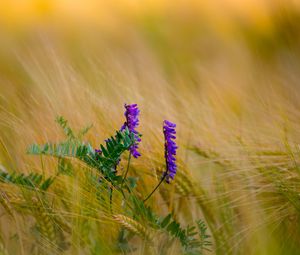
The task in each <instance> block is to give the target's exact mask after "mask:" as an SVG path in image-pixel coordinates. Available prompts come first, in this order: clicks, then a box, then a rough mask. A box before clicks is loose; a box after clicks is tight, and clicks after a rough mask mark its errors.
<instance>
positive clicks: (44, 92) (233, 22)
mask: <svg viewBox="0 0 300 255" xmlns="http://www.w3.org/2000/svg"><path fill="white" fill-rule="evenodd" d="M299 81H300V1H297V0H213V1H208V0H188V1H186V0H185V1H183V0H178V1H170V0H142V1H138V0H110V1H99V0H98V1H96V0H88V1H71V0H51V1H50V0H49V1H47V0H32V1H30V0H28V1H26V0H10V1H5V0H2V1H1V3H0V142H1V148H0V164H1V167H3V168H5V169H12V170H16V171H25V172H26V171H28V170H29V169H32V168H35V169H39V164H40V162H39V160H36V159H33V158H31V157H28V156H27V155H26V153H25V152H26V148H27V147H28V145H29V144H31V143H32V142H38V143H42V142H45V141H46V140H47V141H48V140H53V141H56V140H58V139H60V138H61V134H60V132H59V129H58V128H56V126H55V124H54V121H53V120H54V119H55V117H56V116H57V115H63V116H64V117H65V118H66V119H68V120H69V121H70V123H71V124H72V125H73V126H75V127H82V126H84V125H86V124H90V123H93V124H94V127H93V131H92V132H90V133H89V135H88V139H90V140H92V141H93V143H94V145H95V146H96V145H97V144H99V143H100V142H102V141H103V139H104V138H105V137H107V135H108V134H111V133H112V132H113V130H115V129H118V127H119V126H120V125H121V124H122V122H123V115H122V114H123V108H122V107H123V104H124V103H138V104H139V106H140V109H141V125H140V130H141V132H142V133H143V134H144V139H143V143H142V144H141V150H142V153H143V155H144V157H143V159H141V162H140V163H139V162H136V163H134V164H136V167H137V168H140V169H141V172H142V173H145V174H147V173H149V171H151V169H149V167H148V166H147V164H149V162H150V164H151V166H153V167H155V164H156V163H157V162H158V161H160V160H162V157H163V154H162V153H161V148H162V141H161V125H162V120H163V119H166V118H167V119H169V120H171V121H174V122H176V123H177V124H178V141H179V145H180V150H179V155H178V157H179V161H180V162H181V164H182V166H185V167H186V169H187V171H188V172H189V173H191V175H192V176H193V178H195V180H196V181H197V182H198V183H199V187H200V186H201V187H202V188H203V190H205V191H206V193H207V194H208V195H207V196H208V198H206V199H207V201H210V205H211V206H212V208H214V209H213V210H215V211H214V212H215V218H217V219H218V220H217V222H218V223H216V225H215V228H216V229H218V230H220V231H221V230H222V231H224V233H225V240H227V241H228V243H227V245H228V246H227V248H226V249H227V250H226V252H225V253H224V252H223V254H231V253H234V254H299V253H298V252H299V251H298V249H297V246H298V245H299V240H300V239H299V237H300V233H299V230H300V228H299V215H300V214H299V210H298V209H297V208H298V203H299V201H298V200H299V198H295V200H292V201H293V203H291V204H289V201H291V200H289V199H290V198H286V197H285V198H282V197H280V196H279V195H278V194H281V193H282V191H278V190H276V188H274V187H275V186H276V185H275V186H274V187H273V186H272V185H271V184H270V182H268V181H266V180H265V179H263V177H262V176H263V174H262V173H261V172H259V171H258V170H261V169H262V168H268V167H269V168H268V169H271V168H272V169H273V170H274V169H275V170H274V171H279V170H280V171H281V170H282V171H287V172H284V176H280V178H281V179H283V180H287V181H292V182H291V183H288V185H289V186H290V187H293V191H294V193H293V194H294V195H295V196H299V193H298V192H299V189H298V188H299V185H298V184H297V182H296V181H294V180H295V178H296V180H298V179H297V178H298V171H299V168H298V162H299V161H298V155H299V138H300V136H299V135H300V134H299V130H300V129H299V124H300V123H299V116H300V111H299V109H300V108H299V104H300V97H299V96H300V83H299ZM191 148H192V150H190V149H191ZM195 150H198V151H197V152H198V154H197V155H195V153H194V152H195ZM192 151H194V152H192ZM150 152H151V153H150ZM210 153H211V154H210ZM199 155H201V157H199ZM209 155H213V156H211V157H210V156H209ZM216 161H217V162H219V163H220V162H222V164H223V165H222V164H218V163H217V164H216ZM224 162H225V163H224ZM228 162H230V163H228ZM227 163H228V164H227ZM226 164H227V165H226ZM224 166H225V167H224ZM278 169H279V170H278ZM47 171H48V172H49V173H51V171H53V169H52V168H51V166H49V167H48V168H47ZM278 178H279V177H278ZM272 180H273V179H272ZM149 182H151V178H150V177H149ZM152 182H153V180H152ZM153 183H154V182H153ZM220 184H221V185H222V187H221V188H220V186H219V185H220ZM270 185H271V186H272V187H271V188H270ZM293 185H294V186H293ZM249 187H250V188H249ZM276 187H277V186H276ZM273 188H274V189H275V191H274V189H273ZM270 189H271V190H270ZM272 192H273V193H272ZM270 194H271V195H270ZM274 194H275V195H276V196H275V195H274ZM274 197H276V199H275V198H274ZM278 197H279V198H278ZM220 199H221V200H220ZM222 199H223V200H222ZM281 199H283V200H281ZM295 204H296V206H295ZM295 208H296V209H295ZM299 208H300V207H299ZM193 210H195V209H193V208H190V211H191V212H192V214H193V212H194V211H193ZM222 210H223V211H222ZM224 210H225V211H224ZM200 211H201V210H200ZM196 212H197V210H195V214H196ZM225 212H226V213H225ZM199 213H200V214H202V213H203V212H199ZM204 214H205V213H204ZM224 215H225V216H224ZM228 215H229V216H228ZM191 217H192V216H191ZM226 217H227V218H226ZM228 217H229V218H228ZM224 221H225V222H226V224H227V225H226V224H225V223H224ZM214 222H215V221H214ZM224 228H225V230H224ZM223 246H224V245H223V244H221V245H220V247H223ZM220 247H219V250H222V249H221V248H220ZM228 247H230V248H228ZM223 251H224V250H223Z"/></svg>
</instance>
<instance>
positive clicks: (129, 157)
mask: <svg viewBox="0 0 300 255" xmlns="http://www.w3.org/2000/svg"><path fill="white" fill-rule="evenodd" d="M130 160H131V152H129V156H128V162H127V169H126V172H125V174H124V178H123V180H122V183H121V189H122V188H123V184H124V181H125V179H126V177H127V174H128V170H129V166H130Z"/></svg>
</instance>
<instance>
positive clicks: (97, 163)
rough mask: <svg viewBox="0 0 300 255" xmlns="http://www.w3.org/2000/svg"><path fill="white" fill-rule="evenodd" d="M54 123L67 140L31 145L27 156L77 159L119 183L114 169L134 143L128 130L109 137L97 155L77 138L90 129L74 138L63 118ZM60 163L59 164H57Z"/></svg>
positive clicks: (83, 130) (82, 131) (87, 144)
mask: <svg viewBox="0 0 300 255" xmlns="http://www.w3.org/2000/svg"><path fill="white" fill-rule="evenodd" d="M56 121H57V122H58V123H59V124H60V126H61V127H62V128H63V130H64V132H65V135H66V137H67V140H66V141H64V142H61V143H56V144H55V143H54V144H53V143H46V144H44V145H38V144H32V145H31V146H30V147H29V148H28V150H27V153H28V154H31V155H48V156H53V157H57V158H59V159H61V158H64V159H65V158H77V159H79V160H81V161H83V162H84V163H85V164H87V165H88V166H90V167H93V168H95V169H97V170H99V171H100V172H101V173H102V174H103V175H104V176H105V178H106V179H108V180H109V181H111V182H118V181H120V178H119V176H117V175H116V167H117V165H118V163H119V161H120V160H121V155H122V154H123V153H124V152H125V151H127V150H128V149H129V148H130V146H131V145H132V144H133V143H134V136H133V134H131V133H130V132H129V130H128V129H125V130H124V131H116V134H115V136H111V137H110V138H109V139H107V140H106V141H105V145H102V144H101V145H100V148H101V153H97V152H95V150H94V148H93V147H92V146H91V145H90V144H89V143H84V142H82V141H81V140H80V139H79V138H78V137H82V136H83V135H84V134H85V133H86V132H87V131H88V130H89V128H90V127H88V128H84V129H82V130H81V131H80V132H79V135H78V136H75V135H74V132H73V130H72V129H71V128H70V127H69V126H68V122H67V121H66V120H65V119H64V118H63V117H58V118H57V120H56ZM61 163H62V161H60V162H59V164H61ZM61 166H62V165H61ZM59 169H60V170H62V171H63V172H65V168H62V167H60V166H59Z"/></svg>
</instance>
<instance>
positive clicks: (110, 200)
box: [109, 187, 113, 214]
mask: <svg viewBox="0 0 300 255" xmlns="http://www.w3.org/2000/svg"><path fill="white" fill-rule="evenodd" d="M109 189H110V194H109V207H110V213H111V214H112V195H113V188H111V187H110V188H109Z"/></svg>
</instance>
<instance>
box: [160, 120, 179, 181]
mask: <svg viewBox="0 0 300 255" xmlns="http://www.w3.org/2000/svg"><path fill="white" fill-rule="evenodd" d="M175 127H176V124H174V123H172V122H170V121H167V120H165V121H164V127H163V131H164V136H165V159H166V168H167V169H166V171H165V172H164V175H163V177H166V182H167V183H170V178H171V179H172V180H173V179H174V176H175V174H176V170H177V165H176V158H175V155H176V150H177V148H178V147H177V145H176V143H175V141H174V140H175V139H176V136H175V134H176V130H175Z"/></svg>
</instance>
